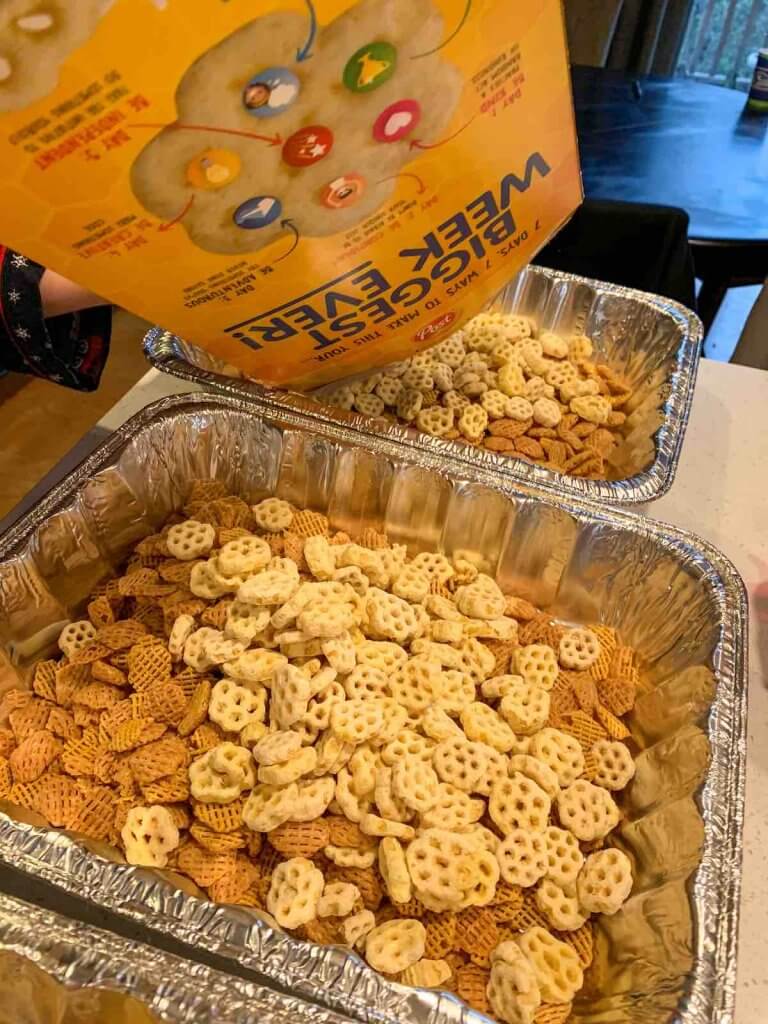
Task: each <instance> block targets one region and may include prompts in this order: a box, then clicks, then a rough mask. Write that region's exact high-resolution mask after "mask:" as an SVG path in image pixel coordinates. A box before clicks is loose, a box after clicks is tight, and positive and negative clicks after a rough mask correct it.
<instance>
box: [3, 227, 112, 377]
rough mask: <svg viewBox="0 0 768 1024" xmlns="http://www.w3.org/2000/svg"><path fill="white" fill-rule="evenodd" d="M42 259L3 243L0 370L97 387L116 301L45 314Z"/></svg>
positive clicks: (107, 351) (107, 346) (105, 356)
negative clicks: (59, 314)
mask: <svg viewBox="0 0 768 1024" xmlns="http://www.w3.org/2000/svg"><path fill="white" fill-rule="evenodd" d="M44 271H45V268H44V267H41V266H40V264H39V263H35V262H34V261H33V260H30V259H28V258H27V257H26V256H21V255H19V253H17V252H14V251H13V250H12V249H6V248H5V246H0V371H2V370H11V371H13V372H15V373H30V374H33V375H34V376H35V377H43V378H46V379H47V380H52V381H54V382H55V383H56V384H63V385H64V386H65V387H68V388H75V389H76V390H77V391H95V390H96V388H97V387H98V386H99V379H100V377H101V371H102V370H103V369H104V364H105V362H106V360H107V356H108V355H109V338H110V334H111V330H112V307H111V306H97V307H95V308H93V309H84V310H83V311H82V312H80V313H66V314H64V315H63V316H54V317H50V318H48V319H45V317H44V316H43V305H42V300H41V298H40V278H41V277H42V276H43V273H44Z"/></svg>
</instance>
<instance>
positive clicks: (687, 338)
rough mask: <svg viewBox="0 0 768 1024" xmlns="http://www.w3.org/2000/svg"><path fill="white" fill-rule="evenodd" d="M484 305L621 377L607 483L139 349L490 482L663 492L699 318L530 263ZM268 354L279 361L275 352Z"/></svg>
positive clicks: (172, 339)
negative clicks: (554, 335)
mask: <svg viewBox="0 0 768 1024" xmlns="http://www.w3.org/2000/svg"><path fill="white" fill-rule="evenodd" d="M491 305H492V306H493V308H498V309H502V310H505V311H508V312H515V313H517V312H519V313H523V314H525V315H527V316H530V317H532V318H533V319H534V320H535V321H536V323H537V324H538V326H539V328H540V329H542V330H553V331H559V332H562V333H564V334H566V335H569V334H571V333H581V332H586V333H587V334H588V335H589V336H590V337H591V338H593V339H594V341H595V350H596V353H597V354H598V355H599V356H600V357H601V358H604V359H605V360H606V361H607V362H609V363H610V364H611V365H612V366H615V367H617V368H619V369H621V370H622V371H623V372H624V373H625V374H626V376H627V378H628V380H629V382H630V383H631V384H632V387H633V388H634V393H633V396H632V399H631V403H630V404H629V405H628V406H627V409H626V410H625V411H628V412H630V415H629V416H628V419H627V422H626V424H625V425H624V427H623V428H622V429H623V430H624V431H625V437H624V440H623V441H622V442H621V443H620V444H619V446H617V448H616V450H615V451H614V453H613V454H612V455H611V466H610V467H609V473H610V476H611V479H609V480H583V479H581V478H579V477H574V476H563V475H561V474H557V473H553V472H552V471H551V470H548V469H545V468H544V467H543V466H539V465H537V464H536V463H533V462H526V461H524V460H522V459H512V458H510V457H509V456H507V455H500V454H497V453H496V452H491V451H487V450H485V449H483V448H477V447H474V446H469V445H465V444H459V443H457V442H456V441H444V440H441V439H440V438H436V437H431V436H429V435H428V434H423V433H421V432H420V431H417V430H416V429H415V428H412V427H406V426H403V425H401V424H397V423H392V422H391V421H388V420H375V419H372V418H371V417H369V416H363V415H361V414H360V413H356V412H355V413H352V412H346V411H344V410H342V409H337V408H333V407H331V406H329V405H327V404H325V403H323V402H322V398H323V395H324V394H325V393H326V392H327V391H328V390H329V389H328V388H323V389H320V390H319V391H317V392H315V393H314V395H312V396H309V395H299V394H295V393H292V392H289V391H282V390H276V389H270V388H269V387H266V386H264V385H262V384H259V383H258V382H256V381H253V380H247V379H245V378H243V377H242V376H241V375H240V374H239V371H237V370H236V369H234V368H233V367H231V366H227V365H226V364H224V363H222V362H221V361H220V360H217V359H216V358H214V357H213V356H211V355H210V354H209V353H208V352H206V351H204V350H203V349H200V348H197V347H196V346H194V345H190V344H188V343H187V342H184V341H182V340H181V339H180V338H178V337H176V336H175V335H173V334H170V333H168V332H167V331H163V330H161V329H160V328H153V329H152V330H150V331H149V332H148V333H147V335H146V337H145V339H144V351H145V353H146V355H147V357H148V359H149V360H150V362H151V363H152V364H153V365H154V366H156V367H157V368H158V369H159V370H163V371H165V372H166V373H171V374H173V375H174V376H176V377H181V378H182V379H184V380H188V381H192V382H194V383H196V384H200V385H203V386H204V387H207V388H210V389H213V390H215V391H218V392H220V393H223V394H229V395H234V396H236V397H244V398H247V397H251V396H254V397H257V398H260V399H261V400H262V401H264V402H265V403H267V404H269V405H274V406H276V407H278V408H285V409H289V410H292V411H298V412H303V413H306V414H307V415H310V416H313V417H316V418H318V419H322V420H329V421H330V422H332V423H334V424H337V425H339V426H344V427H347V428H350V429H353V430H356V431H358V432H360V433H363V434H368V435H370V434H375V435H376V436H378V437H381V436H384V437H388V438H391V439H392V440H395V441H399V442H400V443H401V444H405V445H409V446H410V447H415V448H417V449H419V450H426V451H429V452H433V453H434V454H435V455H437V456H439V457H440V458H441V459H444V460H451V461H453V462H455V463H456V465H457V466H459V467H461V466H464V465H466V464H467V463H470V464H471V465H473V466H479V467H481V468H483V469H487V470H489V471H490V472H493V473H495V474H497V475H498V477H499V478H500V479H505V480H509V481H510V482H513V483H519V484H526V485H535V486H537V487H544V488H546V489H548V490H551V491H554V492H555V493H556V494H559V495H561V496H562V497H568V496H569V495H575V496H576V497H581V498H588V499H593V500H596V501H599V502H600V504H605V503H606V502H608V503H610V504H613V505H630V504H640V503H644V502H650V501H655V500H656V499H657V498H660V497H661V496H662V495H663V494H666V492H667V491H668V490H669V488H670V487H671V486H672V481H673V480H674V477H675V472H676V470H677V463H678V460H679V458H680V451H681V447H682V444H683V437H684V436H685V430H686V426H687V424H688V415H689V412H690V407H691V401H692V399H693V389H694V385H695V383H696V371H697V368H698V363H699V354H700V348H701V336H702V327H701V321H700V320H699V318H698V317H697V316H696V315H695V314H694V313H692V312H691V311H690V310H688V309H686V308H685V307H684V306H681V305H679V304H678V303H676V302H673V301H672V300H671V299H665V298H661V297H660V296H657V295H649V294H648V293H646V292H639V291H634V290H632V289H630V288H622V287H620V286H619V285H613V284H605V283H603V282H599V281H591V280H588V279H586V278H583V277H575V276H573V275H571V274H561V273H558V272H556V271H554V270H547V269H545V268H543V267H534V266H529V267H527V268H526V269H525V270H523V271H522V272H521V273H520V274H518V275H517V277H515V278H514V279H513V281H512V282H511V283H510V284H509V285H507V287H506V288H504V289H503V291H502V292H501V293H500V294H499V295H498V296H497V297H496V299H495V300H494V301H493V303H491ZM275 358H276V359H279V358H280V356H279V350H276V352H275ZM458 472H463V469H462V468H459V469H458Z"/></svg>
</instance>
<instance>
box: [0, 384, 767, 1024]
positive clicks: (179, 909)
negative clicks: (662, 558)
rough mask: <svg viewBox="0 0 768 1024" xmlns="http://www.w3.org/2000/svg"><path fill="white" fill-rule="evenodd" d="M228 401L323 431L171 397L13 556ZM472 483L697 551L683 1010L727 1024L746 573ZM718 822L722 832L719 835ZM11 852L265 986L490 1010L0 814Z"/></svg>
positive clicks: (383, 1017)
mask: <svg viewBox="0 0 768 1024" xmlns="http://www.w3.org/2000/svg"><path fill="white" fill-rule="evenodd" d="M228 410H229V411H232V412H240V413H242V414H247V415H252V414H254V413H256V414H258V413H259V412H262V413H263V414H264V416H265V417H272V418H274V419H275V420H277V421H278V422H279V424H280V425H281V426H283V427H286V428H289V429H290V428H293V429H297V430H302V429H303V430H305V431H306V430H314V431H315V432H318V425H317V422H316V421H314V420H312V419H311V418H310V417H306V416H302V415H300V414H298V413H294V412H291V411H288V410H286V409H284V408H281V409H274V408H270V407H268V406H266V405H265V404H264V403H259V402H257V401H255V400H253V399H251V400H248V401H243V400H239V399H235V398H227V397H224V396H215V395H206V394H194V395H181V396H174V397H171V398H166V399H162V400H161V401H159V402H156V403H154V405H152V406H149V407H148V408H146V409H145V410H143V411H142V412H141V413H139V414H138V415H137V416H135V417H134V418H133V419H132V420H129V421H128V422H127V423H126V424H124V425H123V426H122V427H120V428H119V429H118V430H117V431H116V432H115V434H114V435H113V436H112V437H111V438H109V439H108V440H107V441H105V442H104V444H102V446H101V447H100V448H99V449H97V450H96V451H95V452H94V453H93V454H92V455H90V456H89V457H88V458H87V459H86V460H84V462H83V463H82V464H81V466H80V467H78V468H77V469H76V470H75V471H74V472H73V473H72V474H71V475H70V477H69V478H68V479H66V480H65V481H63V482H62V483H60V484H58V485H57V486H56V487H55V488H54V489H53V490H52V491H51V492H50V494H49V495H48V496H47V497H46V498H45V499H44V500H43V501H42V502H41V503H40V505H39V506H38V507H37V508H36V509H34V510H33V511H32V512H30V513H28V514H27V516H26V517H25V518H24V519H23V520H22V521H21V522H19V523H18V524H16V525H15V526H14V527H12V528H11V530H10V531H8V533H6V535H5V536H4V537H2V538H0V558H7V557H8V556H9V555H11V554H13V553H14V552H16V551H18V549H19V548H20V546H21V545H22V544H23V543H24V542H25V541H26V539H27V538H28V537H29V535H30V534H31V533H32V532H33V531H34V530H35V529H36V528H37V527H38V526H39V525H40V524H41V523H42V522H43V521H45V520H46V519H47V518H48V517H49V516H50V515H52V514H53V513H55V512H57V511H61V510H62V509H64V508H66V507H67V505H68V504H70V503H71V501H72V499H74V497H75V495H76V494H77V492H78V490H79V488H80V487H81V485H82V484H83V483H84V482H85V481H87V480H88V479H89V478H90V476H92V475H93V474H94V473H95V472H97V471H99V470H101V469H105V468H107V467H108V466H110V465H112V464H114V461H115V458H116V456H117V455H118V454H119V452H120V450H121V449H122V448H123V447H124V446H125V445H127V444H128V443H129V442H130V441H131V439H132V438H133V437H135V436H137V435H138V434H140V432H141V431H142V430H143V429H144V428H146V427H147V426H149V425H150V424H152V423H153V422H155V421H159V420H161V419H162V418H163V417H168V418H173V417H174V416H180V415H183V414H185V413H187V414H195V413H200V414H205V413H210V414H215V413H216V412H217V411H221V412H223V413H226V412H227V411H228ZM320 429H321V430H322V433H323V434H324V435H325V436H326V437H327V438H329V439H330V440H336V441H338V442H339V443H341V444H344V443H345V444H347V445H353V446H357V447H360V448H363V449H365V448H366V447H367V445H366V440H368V442H369V445H370V446H373V447H374V448H375V449H376V450H377V451H378V452H381V454H382V455H386V456H389V457H391V458H394V459H398V460H400V461H402V462H409V463H417V464H418V465H420V466H423V467H425V468H429V469H432V470H435V471H437V472H440V473H442V474H444V475H446V470H447V469H448V470H452V469H453V467H447V468H446V467H445V465H444V463H443V461H442V460H441V459H440V458H439V457H438V456H437V455H436V453H425V452H423V451H420V452H416V451H413V452H411V453H409V452H406V451H404V450H403V448H402V446H401V445H399V444H398V443H397V442H394V441H392V440H390V439H382V438H376V439H373V438H368V439H366V438H365V437H362V436H360V435H355V434H354V432H351V431H349V430H344V428H342V427H339V426H336V425H334V424H330V423H326V424H324V425H323V426H322V428H320ZM450 475H451V476H453V475H454V474H453V473H452V472H451V474H450ZM462 480H471V481H473V482H477V483H480V484H485V485H486V486H490V487H492V488H495V489H496V490H497V491H498V492H500V493H502V494H507V495H511V496H517V497H519V498H521V499H523V500H528V499H530V498H534V499H535V500H537V501H540V502H541V503H542V504H544V505H547V506H550V507H554V508H556V509H561V510H562V511H564V512H566V513H568V514H570V515H572V516H574V517H576V518H578V519H579V520H582V521H587V522H591V523H601V522H602V523H612V524H615V525H621V526H624V527H626V528H627V529H633V530H634V532H636V533H637V534H638V535H640V534H643V535H646V536H652V537H653V538H654V540H655V541H657V542H658V543H659V544H660V546H662V547H663V548H664V549H665V550H667V551H669V552H670V553H675V552H676V553H677V554H678V555H679V556H682V555H683V553H685V555H686V558H687V559H688V560H689V561H690V562H693V563H694V564H696V566H697V571H698V573H700V578H701V579H702V581H704V582H705V583H706V584H707V585H708V589H709V590H710V593H711V595H712V597H713V599H714V602H715V604H716V605H717V608H718V611H719V642H718V644H717V647H716V650H715V656H714V668H715V671H716V673H717V677H718V690H717V697H716V700H715V704H714V705H713V708H712V712H711V714H710V716H709V726H708V735H709V739H710V742H711V746H712V758H711V761H710V766H709V769H708V771H707V776H706V781H705V783H704V786H703V788H702V789H701V790H700V791H699V793H698V794H696V797H695V799H696V802H697V805H698V806H699V809H700V811H701V812H702V817H703V819H704V830H705V836H704V853H703V857H702V861H701V864H700V866H699V868H698V869H697V871H696V875H695V878H694V881H693V884H692V892H693V905H694V909H695V912H696V917H697V921H698V928H697V930H696V934H695V950H696V956H695V960H694V968H693V970H692V972H691V978H690V983H689V987H688V989H687V992H686V997H685V1006H684V1007H682V1008H681V1010H680V1012H679V1014H678V1015H677V1016H676V1017H675V1019H676V1020H677V1021H678V1022H679V1024H715V1022H722V1024H725V1022H726V1021H729V1020H730V1019H731V1018H732V1012H733V1004H734V999H735V980H736V959H735V955H736V945H737V929H738V901H739V893H740V885H741V878H740V859H741V849H742V845H741V844H742V840H741V826H742V823H743V815H744V777H745V757H744V754H745V736H746V716H745V701H746V657H745V645H746V640H747V610H746V596H745V591H744V586H743V583H742V581H741V578H740V577H739V575H738V573H737V572H736V570H735V569H734V567H733V566H732V564H731V563H730V562H729V561H728V560H727V559H726V558H725V557H724V556H723V555H722V554H721V553H720V552H719V551H717V549H716V548H714V547H713V546H712V545H711V544H709V543H708V542H706V541H703V540H700V539H699V538H697V537H695V536H694V535H693V534H691V533H689V532H687V531H685V530H681V529H679V528H678V527H674V526H667V525H664V524H660V523H656V522H654V521H652V520H648V519H645V518H643V517H641V516H638V515H637V514H635V513H632V512H629V511H625V510H621V509H614V508H605V507H602V508H601V507H595V506H593V505H591V504H590V503H588V502H584V501H581V500H579V499H575V498H573V497H569V498H567V499H560V498H558V497H557V496H555V495H552V494H551V493H547V492H543V491H537V490H535V489H533V490H531V489H528V488H523V487H519V486H516V485H513V484H512V483H511V482H510V481H509V480H500V479H498V477H495V476H494V475H493V474H490V473H488V472H487V471H486V470H482V469H479V468H477V467H470V466H467V467H466V471H465V473H464V474H463V475H462ZM715 819H716V822H715ZM715 825H716V826H717V827H715ZM718 831H719V832H720V834H721V836H722V838H718V836H717V835H716V834H715V833H716V832H718ZM0 857H1V858H2V859H4V860H6V861H7V862H9V863H12V864H13V865H14V866H15V867H16V868H17V869H19V870H21V871H24V872H26V873H29V874H32V875H35V876H38V877H40V878H42V879H44V880H46V881H49V882H53V883H54V884H56V885H57V886H59V887H60V888H62V889H64V890H66V891H68V892H70V893H72V894H74V895H78V896H81V897H84V898H86V899H88V900H90V901H91V902H93V903H96V904H97V905H99V906H100V907H102V908H104V909H106V910H107V911H109V912H111V913H115V914H118V915H120V916H122V917H128V918H130V919H132V920H135V921H138V922H140V923H142V924H143V925H145V926H147V927H148V928H150V929H154V930H155V931H157V932H159V933H161V934H166V935H172V936H173V937H175V938H176V939H179V940H180V941H182V942H185V943H187V944H188V945H190V946H193V947H194V946H198V947H200V948H202V949H205V950H206V951H208V952H210V953H214V954H217V955H220V956H223V957H226V958H229V959H232V960H236V961H237V962H238V964H239V965H240V967H241V968H243V969H245V970H247V971H248V972H249V973H253V975H254V976H255V977H257V978H258V979H259V980H260V981H261V982H262V983H266V984H267V985H269V984H270V983H271V984H276V985H278V986H281V987H286V986H289V987H290V988H291V989H292V990H293V991H295V992H296V993H297V994H298V995H300V996H301V997H302V998H305V999H310V1000H314V1001H317V1002H319V1003H320V1004H321V1005H324V1006H328V1007H330V1008H332V1009H336V1010H339V1011H341V1012H346V1013H348V1014H349V1013H352V1014H354V1015H356V1016H357V1017H358V1018H359V1019H360V1020H366V1021H369V1020H375V1021H381V1022H387V1024H388V1022H390V1021H392V1022H394V1021H396V1020H401V1019H413V1020H417V1021H420V1022H421V1021H423V1020H425V1019H426V1018H429V1020H430V1021H437V1020H454V1021H455V1020H457V1019H460V1020H462V1021H467V1022H468V1021H479V1020H481V1019H483V1018H482V1016H481V1015H478V1014H476V1013H475V1012H474V1011H471V1010H467V1009H465V1008H464V1009H462V1008H461V1007H460V1005H459V1003H458V1002H457V1001H456V1000H455V999H454V998H453V997H452V996H449V995H445V994H439V993H435V992H428V991H424V990H422V991H419V990H406V989H404V988H403V987H402V986H399V985H396V984H392V983H389V982H386V981H384V980H383V979H381V978H380V977H378V976H376V975H374V974H373V973H372V972H371V971H370V970H368V969H367V968H365V967H364V965H362V962H361V961H360V960H359V958H358V957H357V956H355V955H354V954H352V955H344V954H343V953H342V952H341V951H340V950H339V949H338V948H326V949H323V948H320V947H312V946H308V945H306V944H303V943H297V942H296V941H295V940H289V939H287V938H286V937H285V936H282V935H277V934H276V933H275V932H273V931H272V930H271V929H269V928H268V927H267V926H265V925H264V924H263V923H262V922H259V921H258V920H257V919H256V918H255V916H254V915H253V914H251V913H249V912H246V911H243V910H242V909H233V908H223V907H217V906H215V905H213V904H210V903H208V902H207V901H203V900H199V899H196V898H194V897H191V896H187V895H185V894H184V893H182V892H180V891H178V890H174V889H172V887H171V886H170V885H169V884H168V883H166V882H164V881H163V880H162V879H160V878H159V877H157V876H153V875H151V874H150V873H148V872H145V871H142V870H141V869H137V868H133V867H130V866H127V865H121V864H116V863H113V862H111V861H108V860H106V859H104V858H102V857H98V856H95V855H92V854H90V853H88V852H87V851H86V850H85V849H84V848H83V847H82V846H80V845H79V844H78V843H77V842H76V841H74V840H72V839H70V838H69V837H67V836H65V835H63V834H61V833H57V832H53V831H50V830H44V829H37V828H35V827H33V826H30V825H24V824H20V823H17V822H14V821H12V820H11V819H10V818H8V817H7V816H6V815H0ZM149 941H151V937H150V939H149ZM296 951H298V952H296ZM286 952H290V953H291V954H293V953H296V956H295V960H297V961H298V963H299V965H300V968H301V967H303V966H304V965H309V964H311V966H312V969H311V971H310V977H306V976H305V975H303V974H301V973H299V976H297V972H296V970H295V964H294V966H293V967H292V966H291V965H290V964H288V965H287V966H286V956H285V954H286ZM342 977H344V978H345V984H349V983H350V982H351V983H352V991H351V992H346V993H344V995H343V997H342V996H340V994H339V993H338V992H337V991H336V989H335V985H334V983H335V982H336V981H338V980H339V979H340V978H342Z"/></svg>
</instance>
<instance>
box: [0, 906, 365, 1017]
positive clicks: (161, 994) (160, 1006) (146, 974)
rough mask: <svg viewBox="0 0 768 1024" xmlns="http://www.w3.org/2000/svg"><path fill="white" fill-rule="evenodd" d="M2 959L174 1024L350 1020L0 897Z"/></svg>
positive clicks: (197, 964) (37, 908)
mask: <svg viewBox="0 0 768 1024" xmlns="http://www.w3.org/2000/svg"><path fill="white" fill-rule="evenodd" d="M0 951H2V952H7V953H15V954H16V955H17V956H21V957H23V958H24V959H25V960H29V961H30V962H32V963H33V964H34V965H35V966H36V967H38V968H40V969H41V970H43V971H44V972H45V973H46V974H47V975H49V976H50V977H52V978H55V979H56V981H58V982H60V983H61V984H62V985H63V986H65V987H66V988H68V989H72V988H74V989H78V990H80V989H86V988H87V989H100V990H105V991H110V992H116V993H118V994H121V995H125V996H130V997H132V998H133V999H135V1000H137V1001H138V1002H139V1003H141V1004H142V1005H143V1006H144V1007H146V1009H147V1010H149V1011H150V1012H151V1013H153V1014H155V1015H156V1016H157V1017H158V1018H159V1019H162V1020H168V1021H170V1022H172V1024H181V1022H182V1021H190V1020H194V1021H195V1024H259V1022H265V1021H271V1020H277V1021H281V1022H284V1024H288V1022H289V1021H290V1022H293V1021H296V1022H301V1021H304V1022H307V1024H343V1022H345V1021H348V1020H349V1018H348V1017H346V1016H344V1017H341V1016H338V1015H336V1014H333V1013H329V1011H328V1010H327V1009H326V1008H325V1007H320V1006H317V1005H315V1004H312V1003H306V1002H304V1001H302V1000H299V999H296V998H294V997H292V996H290V995H286V994H284V993H282V992H276V991H274V990H273V989H268V988H264V987H263V986H258V985H256V984H254V983H253V982H249V981H246V980H244V979H240V978H233V977H232V976H230V975H227V974H224V973H222V972H221V971H217V970H215V969H214V968H212V967H208V966H207V965H206V964H199V963H196V962H194V961H185V960H183V959H182V958H181V957H179V956H176V955H175V954H172V953H168V952H166V951H165V950H162V949H158V948H157V947H154V946H148V945H145V944H143V943H137V942H135V941H131V940H128V939H126V938H123V937H122V936H120V935H116V934H114V933H113V932H109V931H105V930H104V929H103V928H97V927H95V926H92V925H86V924H83V923H82V922H80V921H73V920H70V919H69V918H66V917H63V916H62V915H61V914H58V913H55V912H53V911H51V910H47V909H44V908H42V907H39V906H35V905H34V904H31V903H27V902H25V901H22V900H19V899H16V898H14V897H11V896H6V895H2V896H0Z"/></svg>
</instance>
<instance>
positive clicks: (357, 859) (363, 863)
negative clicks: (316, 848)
mask: <svg viewBox="0 0 768 1024" xmlns="http://www.w3.org/2000/svg"><path fill="white" fill-rule="evenodd" d="M323 853H324V854H325V856H326V857H327V858H328V860H329V861H330V862H331V863H332V864H336V865H337V866H338V867H340V868H357V869H360V870H364V869H366V868H370V867H371V866H372V865H373V864H375V863H376V851H375V850H373V849H371V850H357V849H355V847H353V846H336V845H335V844H333V843H329V844H328V846H326V847H324V848H323Z"/></svg>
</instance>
